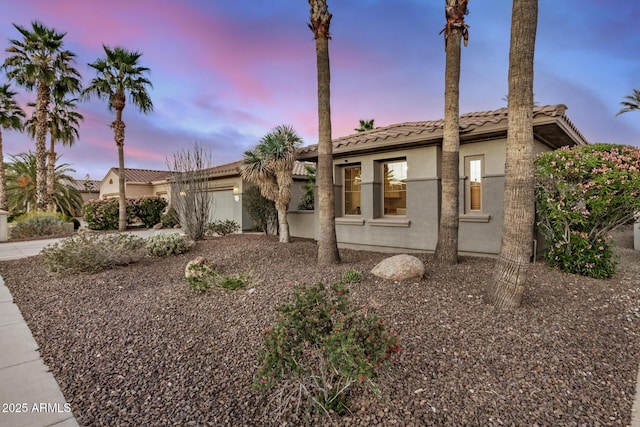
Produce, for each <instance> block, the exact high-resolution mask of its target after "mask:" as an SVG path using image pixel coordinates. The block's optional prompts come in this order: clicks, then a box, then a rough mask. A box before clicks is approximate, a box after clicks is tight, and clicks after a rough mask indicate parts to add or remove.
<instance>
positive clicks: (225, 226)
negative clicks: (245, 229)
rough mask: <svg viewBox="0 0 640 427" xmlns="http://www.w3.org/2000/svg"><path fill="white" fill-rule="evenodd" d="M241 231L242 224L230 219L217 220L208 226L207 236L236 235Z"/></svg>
mask: <svg viewBox="0 0 640 427" xmlns="http://www.w3.org/2000/svg"><path fill="white" fill-rule="evenodd" d="M238 230H240V224H238V223H237V222H235V221H233V220H230V219H225V220H221V219H217V220H215V221H213V222H210V223H209V224H207V232H206V234H207V236H212V235H214V234H217V235H219V236H226V235H227V234H231V233H235V232H236V231H238Z"/></svg>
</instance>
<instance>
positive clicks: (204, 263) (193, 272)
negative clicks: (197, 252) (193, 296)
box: [184, 256, 212, 279]
mask: <svg viewBox="0 0 640 427" xmlns="http://www.w3.org/2000/svg"><path fill="white" fill-rule="evenodd" d="M211 270H212V269H211V264H210V263H209V260H208V259H206V258H205V257H201V256H199V257H197V258H195V259H193V260H191V261H189V263H188V264H187V266H186V267H185V269H184V277H186V278H187V279H188V278H190V277H198V276H202V275H203V274H207V273H210V272H211Z"/></svg>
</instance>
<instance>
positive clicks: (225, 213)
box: [209, 190, 242, 225]
mask: <svg viewBox="0 0 640 427" xmlns="http://www.w3.org/2000/svg"><path fill="white" fill-rule="evenodd" d="M209 195H210V196H211V198H212V201H211V210H210V213H209V219H210V220H211V221H214V220H225V219H230V220H233V221H235V222H237V223H238V224H240V225H242V215H241V213H242V212H241V210H240V202H236V201H235V200H234V199H233V190H218V191H211V192H209Z"/></svg>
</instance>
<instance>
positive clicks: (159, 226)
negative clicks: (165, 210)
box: [153, 222, 164, 230]
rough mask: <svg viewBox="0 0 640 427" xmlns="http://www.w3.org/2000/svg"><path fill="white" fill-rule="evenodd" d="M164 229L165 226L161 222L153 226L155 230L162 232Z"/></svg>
mask: <svg viewBox="0 0 640 427" xmlns="http://www.w3.org/2000/svg"><path fill="white" fill-rule="evenodd" d="M162 228H164V225H162V223H161V222H159V223H157V224H156V225H154V226H153V229H154V230H160V229H162Z"/></svg>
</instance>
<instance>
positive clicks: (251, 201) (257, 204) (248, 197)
mask: <svg viewBox="0 0 640 427" xmlns="http://www.w3.org/2000/svg"><path fill="white" fill-rule="evenodd" d="M242 204H243V207H244V208H245V209H246V210H247V213H248V214H249V216H250V217H251V220H252V221H253V223H254V225H255V227H256V229H257V230H259V231H264V233H265V234H277V233H278V211H277V210H276V204H275V203H274V202H273V200H269V199H267V198H266V197H264V196H263V195H262V193H260V189H259V188H258V187H257V186H255V185H252V186H250V187H249V188H247V189H246V190H244V195H243V196H242Z"/></svg>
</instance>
